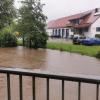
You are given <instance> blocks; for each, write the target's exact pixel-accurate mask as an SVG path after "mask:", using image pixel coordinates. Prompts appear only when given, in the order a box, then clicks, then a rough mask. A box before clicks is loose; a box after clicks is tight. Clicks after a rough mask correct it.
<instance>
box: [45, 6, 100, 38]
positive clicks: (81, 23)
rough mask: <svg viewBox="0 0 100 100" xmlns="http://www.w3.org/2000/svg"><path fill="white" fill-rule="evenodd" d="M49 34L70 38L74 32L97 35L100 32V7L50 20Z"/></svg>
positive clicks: (90, 35)
mask: <svg viewBox="0 0 100 100" xmlns="http://www.w3.org/2000/svg"><path fill="white" fill-rule="evenodd" d="M47 32H48V35H49V36H57V37H61V38H68V37H69V36H71V35H74V34H76V33H77V34H80V35H84V36H86V37H95V35H96V34H100V8H96V9H93V10H90V11H86V12H83V13H80V14H75V15H71V16H67V17H64V18H60V19H57V20H54V21H50V22H49V23H48V26H47Z"/></svg>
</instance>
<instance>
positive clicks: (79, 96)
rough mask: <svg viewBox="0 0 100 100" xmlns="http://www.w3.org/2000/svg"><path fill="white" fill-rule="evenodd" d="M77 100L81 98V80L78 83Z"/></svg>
mask: <svg viewBox="0 0 100 100" xmlns="http://www.w3.org/2000/svg"><path fill="white" fill-rule="evenodd" d="M78 100H81V82H79V83H78Z"/></svg>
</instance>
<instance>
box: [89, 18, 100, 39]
mask: <svg viewBox="0 0 100 100" xmlns="http://www.w3.org/2000/svg"><path fill="white" fill-rule="evenodd" d="M96 27H100V18H99V19H97V20H96V21H95V23H93V24H92V25H91V29H90V33H88V34H89V35H90V37H95V34H100V32H97V31H96Z"/></svg>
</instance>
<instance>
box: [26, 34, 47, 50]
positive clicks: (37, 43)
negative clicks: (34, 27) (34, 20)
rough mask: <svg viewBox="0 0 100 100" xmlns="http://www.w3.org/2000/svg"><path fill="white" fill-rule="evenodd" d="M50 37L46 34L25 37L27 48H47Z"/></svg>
mask: <svg viewBox="0 0 100 100" xmlns="http://www.w3.org/2000/svg"><path fill="white" fill-rule="evenodd" d="M47 39H48V36H47V34H46V33H36V34H31V35H29V34H28V35H27V36H25V46H26V47H29V48H35V49H37V48H46V44H47Z"/></svg>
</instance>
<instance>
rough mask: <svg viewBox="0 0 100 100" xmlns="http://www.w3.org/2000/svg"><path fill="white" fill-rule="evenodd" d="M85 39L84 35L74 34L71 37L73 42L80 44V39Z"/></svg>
mask: <svg viewBox="0 0 100 100" xmlns="http://www.w3.org/2000/svg"><path fill="white" fill-rule="evenodd" d="M84 39H86V37H84V36H74V37H73V44H82V41H83V40H84Z"/></svg>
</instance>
